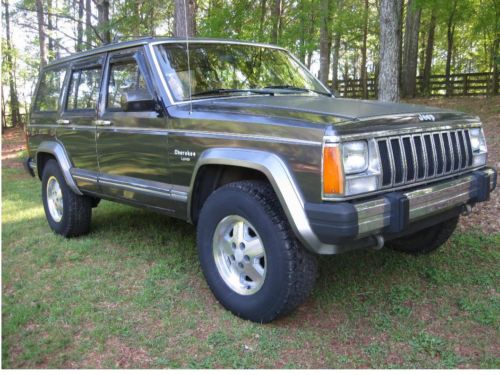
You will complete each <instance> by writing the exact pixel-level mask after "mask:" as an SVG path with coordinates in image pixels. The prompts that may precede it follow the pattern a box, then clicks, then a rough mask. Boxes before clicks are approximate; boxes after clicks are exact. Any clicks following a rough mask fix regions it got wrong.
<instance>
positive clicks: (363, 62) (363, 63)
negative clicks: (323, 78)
mask: <svg viewBox="0 0 500 375" xmlns="http://www.w3.org/2000/svg"><path fill="white" fill-rule="evenodd" d="M368 6H369V4H368V0H365V12H364V15H363V46H362V47H361V85H362V87H363V98H364V99H368V73H367V71H366V40H367V38H368Z"/></svg>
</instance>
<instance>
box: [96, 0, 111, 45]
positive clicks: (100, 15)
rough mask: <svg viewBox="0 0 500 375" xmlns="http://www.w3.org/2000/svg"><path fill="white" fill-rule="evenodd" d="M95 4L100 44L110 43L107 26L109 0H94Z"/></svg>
mask: <svg viewBox="0 0 500 375" xmlns="http://www.w3.org/2000/svg"><path fill="white" fill-rule="evenodd" d="M96 5H97V27H98V29H99V34H100V35H99V36H100V38H101V42H102V44H109V43H111V31H110V28H109V0H96Z"/></svg>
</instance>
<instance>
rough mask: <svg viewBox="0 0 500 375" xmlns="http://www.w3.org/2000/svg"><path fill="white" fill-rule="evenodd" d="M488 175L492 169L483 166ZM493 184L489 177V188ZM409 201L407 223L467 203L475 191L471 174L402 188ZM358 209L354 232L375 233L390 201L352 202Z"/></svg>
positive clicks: (386, 220)
mask: <svg viewBox="0 0 500 375" xmlns="http://www.w3.org/2000/svg"><path fill="white" fill-rule="evenodd" d="M483 171H484V172H485V173H487V174H488V175H490V176H493V175H494V171H493V170H492V169H488V168H486V169H484V170H483ZM494 186H495V181H493V179H491V181H490V189H493V188H494ZM403 194H404V195H405V196H406V197H407V198H408V200H409V203H410V212H409V219H410V223H412V222H415V221H418V220H421V219H425V218H427V217H430V216H433V215H436V214H438V213H440V212H444V211H446V210H449V209H451V208H453V207H456V206H460V205H462V204H465V203H467V202H468V201H469V200H470V199H471V198H473V197H474V196H475V194H476V186H475V184H474V177H473V176H472V175H470V174H469V175H466V176H463V177H459V178H455V179H453V180H450V181H446V182H441V183H437V184H433V185H432V186H428V187H425V188H421V189H415V190H411V191H408V192H403ZM355 208H356V211H357V213H358V226H359V231H358V236H357V238H363V237H366V236H367V235H370V234H376V233H379V232H380V231H381V230H382V229H383V228H384V227H386V226H387V225H389V223H390V219H391V218H390V204H389V201H388V200H387V199H386V198H379V199H375V200H371V201H368V202H363V203H359V204H355Z"/></svg>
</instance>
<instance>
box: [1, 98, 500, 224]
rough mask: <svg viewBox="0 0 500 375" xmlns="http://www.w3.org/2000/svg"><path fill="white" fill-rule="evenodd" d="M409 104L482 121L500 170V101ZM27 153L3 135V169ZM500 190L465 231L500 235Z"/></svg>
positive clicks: (18, 138) (15, 136)
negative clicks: (457, 111)
mask: <svg viewBox="0 0 500 375" xmlns="http://www.w3.org/2000/svg"><path fill="white" fill-rule="evenodd" d="M409 102H411V103H415V104H426V105H430V106H435V107H444V108H451V109H455V110H460V111H463V112H467V113H472V114H475V115H477V116H479V117H480V118H481V121H482V122H483V125H484V131H485V134H486V137H487V144H488V153H489V155H488V164H489V165H491V166H494V167H495V168H496V169H497V170H500V97H498V96H497V97H492V98H484V97H478V98H452V99H441V98H440V99H414V100H410V101H409ZM24 149H25V141H24V133H23V130H22V129H20V128H15V129H7V130H4V131H3V134H2V165H3V167H9V168H22V164H21V160H20V159H19V153H20V152H21V151H23V150H24ZM499 212H500V189H496V190H495V191H494V192H493V193H492V195H491V198H490V200H489V201H488V202H485V203H480V204H478V205H476V207H474V209H473V211H472V213H471V214H470V215H469V216H466V217H462V218H461V219H460V228H461V229H463V230H479V231H482V232H484V233H496V232H500V217H499Z"/></svg>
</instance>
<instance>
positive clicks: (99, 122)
mask: <svg viewBox="0 0 500 375" xmlns="http://www.w3.org/2000/svg"><path fill="white" fill-rule="evenodd" d="M94 125H97V126H109V125H111V121H109V120H95V121H94Z"/></svg>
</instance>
